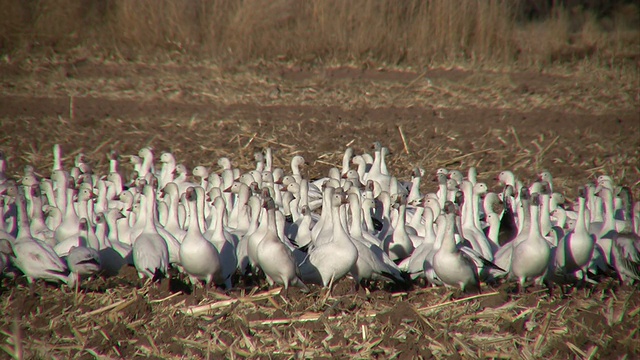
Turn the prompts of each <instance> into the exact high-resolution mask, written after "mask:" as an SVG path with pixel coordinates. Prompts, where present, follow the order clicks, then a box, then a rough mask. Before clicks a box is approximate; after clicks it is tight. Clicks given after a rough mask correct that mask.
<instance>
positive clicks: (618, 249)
mask: <svg viewBox="0 0 640 360" xmlns="http://www.w3.org/2000/svg"><path fill="white" fill-rule="evenodd" d="M619 198H620V200H621V206H622V212H623V217H624V226H623V227H622V229H621V230H620V231H618V232H617V233H616V235H615V237H614V242H613V246H612V249H611V251H612V254H611V258H612V260H613V263H612V265H613V266H614V267H615V269H616V271H617V272H618V276H619V277H620V280H621V282H622V283H625V284H632V283H633V282H634V281H640V236H638V234H636V233H635V232H634V231H633V228H634V218H633V215H632V209H631V206H632V204H633V198H632V195H631V190H630V189H629V188H628V187H626V186H624V187H622V188H621V189H620V192H619Z"/></svg>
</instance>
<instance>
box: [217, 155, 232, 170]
mask: <svg viewBox="0 0 640 360" xmlns="http://www.w3.org/2000/svg"><path fill="white" fill-rule="evenodd" d="M218 166H220V168H221V169H222V170H229V169H231V167H232V166H231V160H229V158H227V157H221V158H219V159H218Z"/></svg>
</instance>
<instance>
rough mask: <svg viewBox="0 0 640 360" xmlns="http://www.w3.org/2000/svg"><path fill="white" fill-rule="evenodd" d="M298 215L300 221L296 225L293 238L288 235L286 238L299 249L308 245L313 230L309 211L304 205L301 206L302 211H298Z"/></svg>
mask: <svg viewBox="0 0 640 360" xmlns="http://www.w3.org/2000/svg"><path fill="white" fill-rule="evenodd" d="M300 215H301V218H300V221H299V222H297V223H296V225H297V226H296V232H295V236H293V237H291V236H289V235H287V236H288V237H289V239H291V241H292V242H295V244H296V245H297V246H298V247H299V248H304V247H306V246H307V245H309V244H310V243H311V241H312V239H311V228H313V225H314V221H313V219H312V217H311V210H310V209H309V207H308V206H306V205H304V206H302V209H301V210H300Z"/></svg>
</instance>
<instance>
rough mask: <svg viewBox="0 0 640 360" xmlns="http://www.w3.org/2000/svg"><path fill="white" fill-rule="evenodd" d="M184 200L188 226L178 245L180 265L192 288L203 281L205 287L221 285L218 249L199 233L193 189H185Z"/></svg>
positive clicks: (195, 195) (222, 278) (195, 197)
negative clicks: (185, 201) (187, 210)
mask: <svg viewBox="0 0 640 360" xmlns="http://www.w3.org/2000/svg"><path fill="white" fill-rule="evenodd" d="M186 200H187V204H188V207H189V217H188V218H189V226H188V230H187V234H186V236H185V237H184V240H183V241H182V244H181V245H180V264H181V265H182V267H183V269H184V271H185V272H186V273H187V274H188V275H189V279H190V280H191V284H192V285H193V286H194V287H195V286H196V285H197V284H198V282H199V281H203V282H204V283H205V285H207V286H208V285H210V284H211V283H212V282H213V283H215V284H222V283H224V282H225V278H224V277H223V274H222V264H221V259H220V254H219V253H218V249H216V247H215V245H213V244H212V243H211V242H210V241H208V240H207V239H205V238H204V236H202V233H201V232H200V226H199V225H198V221H199V220H198V216H197V209H196V201H197V194H196V191H195V189H194V188H187V191H186Z"/></svg>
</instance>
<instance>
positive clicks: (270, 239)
mask: <svg viewBox="0 0 640 360" xmlns="http://www.w3.org/2000/svg"><path fill="white" fill-rule="evenodd" d="M263 206H264V208H265V209H266V210H267V232H266V233H265V235H264V237H263V238H262V240H261V241H260V243H259V244H258V249H257V263H258V266H259V267H260V269H262V271H263V272H264V273H265V275H266V277H267V281H268V282H269V285H273V284H274V283H276V284H279V285H282V286H284V288H285V290H286V289H288V288H289V285H293V286H297V287H299V288H301V289H302V291H303V292H309V288H308V287H307V286H306V285H305V284H304V283H303V282H302V280H301V279H300V278H299V277H298V276H299V271H298V268H297V266H296V262H295V259H294V257H293V254H292V253H291V250H290V249H289V248H288V247H286V246H285V245H284V244H283V243H282V240H280V238H279V237H278V233H277V230H276V205H275V201H274V200H273V198H271V197H268V198H266V199H264V205H263Z"/></svg>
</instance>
